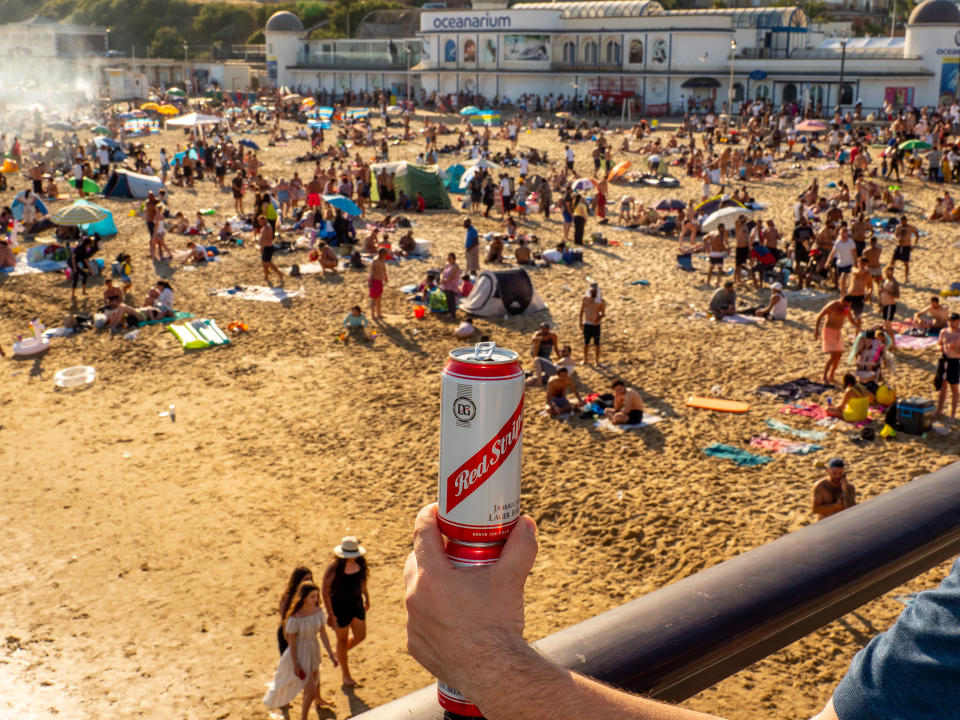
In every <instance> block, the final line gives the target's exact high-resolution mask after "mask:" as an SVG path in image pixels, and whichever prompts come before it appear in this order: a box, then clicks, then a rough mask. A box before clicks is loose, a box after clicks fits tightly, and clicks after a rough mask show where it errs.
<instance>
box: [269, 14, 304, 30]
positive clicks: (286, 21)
mask: <svg viewBox="0 0 960 720" xmlns="http://www.w3.org/2000/svg"><path fill="white" fill-rule="evenodd" d="M265 29H266V31H267V32H303V23H302V22H300V18H298V17H297V16H296V15H294V14H293V13H292V12H287V11H286V10H281V11H280V12H275V13H274V14H273V15H271V16H270V19H269V20H267V27H266V28H265Z"/></svg>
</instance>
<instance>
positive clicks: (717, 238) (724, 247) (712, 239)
mask: <svg viewBox="0 0 960 720" xmlns="http://www.w3.org/2000/svg"><path fill="white" fill-rule="evenodd" d="M705 244H706V246H707V252H708V253H709V255H710V265H709V268H708V269H707V285H709V284H710V278H711V277H712V276H713V269H714V267H716V269H717V287H720V283H722V282H723V259H724V258H725V257H726V256H727V255H728V254H729V253H730V248H729V246H728V237H727V228H726V227H725V226H724V225H723V223H721V224H720V225H718V226H717V231H716V232H713V233H710V234H709V235H708V236H707V238H706V240H705Z"/></svg>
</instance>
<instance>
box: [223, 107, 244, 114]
mask: <svg viewBox="0 0 960 720" xmlns="http://www.w3.org/2000/svg"><path fill="white" fill-rule="evenodd" d="M226 112H227V115H239V114H240V113H242V112H243V110H242V109H241V108H238V107H232V108H227V111H226Z"/></svg>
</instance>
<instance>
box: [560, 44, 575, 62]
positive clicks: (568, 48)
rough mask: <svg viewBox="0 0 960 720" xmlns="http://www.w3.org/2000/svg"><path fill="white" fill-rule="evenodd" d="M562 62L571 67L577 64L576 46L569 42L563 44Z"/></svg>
mask: <svg viewBox="0 0 960 720" xmlns="http://www.w3.org/2000/svg"><path fill="white" fill-rule="evenodd" d="M563 62H565V63H568V64H570V65H573V64H574V63H576V62H577V45H576V43H573V42H570V41H569V40H568V41H567V42H565V43H564V44H563Z"/></svg>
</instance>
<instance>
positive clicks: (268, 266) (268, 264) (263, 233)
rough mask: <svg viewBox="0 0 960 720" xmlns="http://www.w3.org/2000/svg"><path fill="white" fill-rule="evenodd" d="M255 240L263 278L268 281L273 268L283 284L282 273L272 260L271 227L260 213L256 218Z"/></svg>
mask: <svg viewBox="0 0 960 720" xmlns="http://www.w3.org/2000/svg"><path fill="white" fill-rule="evenodd" d="M257 231H258V232H257V241H258V242H259V243H260V263H261V264H262V265H263V279H264V281H265V282H267V283H268V284H269V283H270V271H271V270H273V271H274V272H275V273H276V274H277V277H279V278H280V284H281V285H283V273H281V272H280V268H278V267H277V266H276V265H275V264H274V262H273V251H274V249H275V248H274V247H273V228H272V227H271V226H270V223H268V222H267V219H266V218H265V217H264V216H263V215H260V216H259V217H258V218H257Z"/></svg>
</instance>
